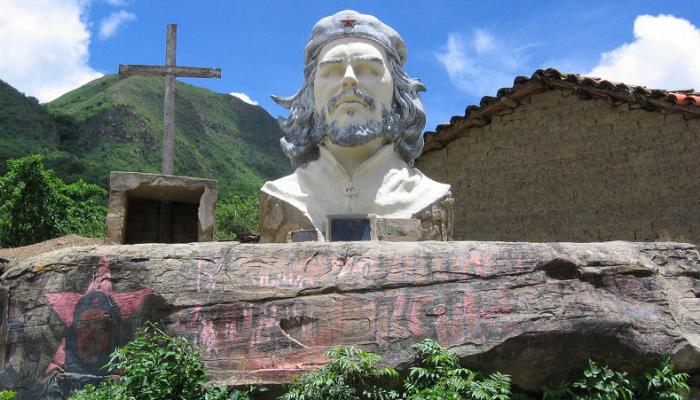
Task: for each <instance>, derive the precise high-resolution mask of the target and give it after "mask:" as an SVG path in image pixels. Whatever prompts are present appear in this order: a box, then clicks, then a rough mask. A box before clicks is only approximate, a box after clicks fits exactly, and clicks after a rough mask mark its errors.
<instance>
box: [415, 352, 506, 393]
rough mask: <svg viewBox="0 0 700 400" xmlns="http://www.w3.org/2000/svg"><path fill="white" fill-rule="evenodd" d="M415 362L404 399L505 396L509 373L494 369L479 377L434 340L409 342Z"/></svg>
mask: <svg viewBox="0 0 700 400" xmlns="http://www.w3.org/2000/svg"><path fill="white" fill-rule="evenodd" d="M412 348H413V349H414V350H416V353H417V354H416V360H415V366H414V367H411V369H410V373H409V375H408V378H407V379H406V381H405V382H404V389H405V395H404V398H405V399H407V400H446V399H450V400H462V399H465V400H466V399H474V400H508V399H510V398H511V391H510V377H509V376H508V375H504V374H501V373H498V372H497V373H494V374H491V375H489V376H488V377H486V378H484V379H481V380H480V379H478V373H477V372H473V371H471V370H469V369H466V368H461V366H460V365H459V358H457V355H455V354H454V353H451V352H449V351H447V350H446V349H445V348H443V347H442V346H440V344H439V343H437V342H436V341H434V340H431V339H425V340H423V341H422V342H420V343H418V344H415V345H413V346H412Z"/></svg>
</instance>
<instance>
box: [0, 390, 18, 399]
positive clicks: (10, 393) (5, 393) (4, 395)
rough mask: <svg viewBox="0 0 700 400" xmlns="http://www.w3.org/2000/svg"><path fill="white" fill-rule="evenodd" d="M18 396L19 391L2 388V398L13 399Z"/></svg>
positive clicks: (0, 395) (0, 394) (0, 391)
mask: <svg viewBox="0 0 700 400" xmlns="http://www.w3.org/2000/svg"><path fill="white" fill-rule="evenodd" d="M15 396H17V392H13V391H12V390H0V400H12V399H14V398H15Z"/></svg>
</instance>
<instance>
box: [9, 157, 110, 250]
mask: <svg viewBox="0 0 700 400" xmlns="http://www.w3.org/2000/svg"><path fill="white" fill-rule="evenodd" d="M106 196H107V191H106V190H104V189H103V188H101V187H100V186H98V185H95V184H91V183H86V182H85V181H82V180H79V181H77V182H73V183H69V184H66V183H64V182H63V181H62V180H61V179H60V178H58V177H56V175H55V174H54V173H53V171H51V170H47V169H46V168H44V163H43V159H42V157H41V156H39V155H32V156H27V157H23V158H20V159H16V160H9V161H8V171H7V173H6V174H5V175H3V176H2V177H0V246H8V247H15V246H23V245H28V244H32V243H37V242H41V241H43V240H47V239H51V238H54V237H57V236H61V235H65V234H68V233H75V234H78V235H81V236H93V237H94V236H102V235H104V229H105V225H104V218H105V216H106V215H107V208H106V207H105V206H104V202H105V199H106Z"/></svg>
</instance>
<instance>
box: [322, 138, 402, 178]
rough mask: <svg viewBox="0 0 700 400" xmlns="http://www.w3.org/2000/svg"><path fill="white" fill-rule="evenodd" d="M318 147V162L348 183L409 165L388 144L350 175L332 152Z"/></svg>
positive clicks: (392, 145)
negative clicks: (374, 173)
mask: <svg viewBox="0 0 700 400" xmlns="http://www.w3.org/2000/svg"><path fill="white" fill-rule="evenodd" d="M318 147H319V152H320V155H319V158H318V160H317V162H320V163H321V164H322V166H323V167H324V168H329V167H330V168H332V169H334V170H335V171H336V173H337V175H339V176H341V177H343V178H344V179H345V180H346V182H353V181H356V180H357V179H358V178H362V177H365V176H368V175H372V174H373V172H374V171H383V172H386V171H387V170H389V169H390V168H405V167H407V166H408V164H406V163H405V162H404V161H403V160H402V159H401V158H400V157H399V156H398V155H397V154H396V152H395V150H394V144H393V143H388V144H386V145H384V146H382V147H380V148H379V149H377V151H375V152H374V153H373V154H372V155H371V156H369V158H367V159H366V160H365V161H364V162H363V163H362V164H360V166H359V167H357V169H356V170H355V173H354V174H350V173H349V172H348V170H346V169H345V167H343V165H342V164H341V163H340V162H339V161H338V160H337V159H336V157H335V155H334V154H333V153H332V152H331V151H330V150H328V149H327V148H326V147H325V146H323V145H320V146H318Z"/></svg>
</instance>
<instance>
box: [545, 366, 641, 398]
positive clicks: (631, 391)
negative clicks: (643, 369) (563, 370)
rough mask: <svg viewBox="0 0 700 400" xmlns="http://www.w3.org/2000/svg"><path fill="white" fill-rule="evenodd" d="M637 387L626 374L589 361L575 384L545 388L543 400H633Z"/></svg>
mask: <svg viewBox="0 0 700 400" xmlns="http://www.w3.org/2000/svg"><path fill="white" fill-rule="evenodd" d="M635 390H636V386H635V384H634V381H633V380H632V379H631V378H630V377H629V376H628V374H627V373H626V372H617V371H613V370H611V369H610V368H608V367H607V366H599V365H598V364H597V363H596V362H595V361H592V360H588V368H587V369H586V370H585V371H583V376H582V377H580V378H579V379H578V380H576V381H574V382H573V383H564V384H561V385H557V386H553V387H545V388H544V395H543V400H569V399H571V400H632V399H635V398H636V397H635Z"/></svg>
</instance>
